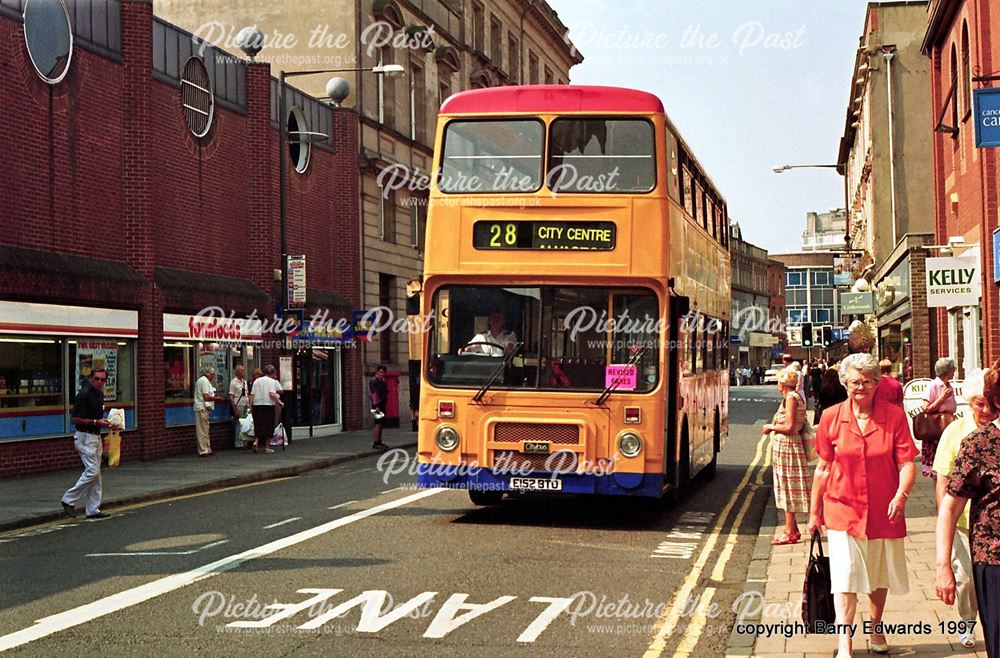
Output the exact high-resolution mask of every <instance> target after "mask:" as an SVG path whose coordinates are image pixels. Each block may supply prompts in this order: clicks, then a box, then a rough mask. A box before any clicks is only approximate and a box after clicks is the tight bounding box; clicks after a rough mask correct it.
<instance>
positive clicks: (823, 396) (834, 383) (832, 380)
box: [814, 368, 847, 425]
mask: <svg viewBox="0 0 1000 658" xmlns="http://www.w3.org/2000/svg"><path fill="white" fill-rule="evenodd" d="M846 399H847V389H846V388H844V385H843V384H841V383H840V373H838V372H837V371H836V370H834V369H833V368H828V369H826V370H824V371H823V378H822V380H821V381H820V384H819V390H818V391H817V392H816V414H815V416H814V419H815V420H816V424H817V425H819V419H820V418H822V416H823V412H824V411H825V410H826V409H829V408H830V407H833V406H836V405H838V404H840V403H841V402H843V401H844V400H846Z"/></svg>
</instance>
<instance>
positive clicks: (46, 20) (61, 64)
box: [14, 0, 90, 85]
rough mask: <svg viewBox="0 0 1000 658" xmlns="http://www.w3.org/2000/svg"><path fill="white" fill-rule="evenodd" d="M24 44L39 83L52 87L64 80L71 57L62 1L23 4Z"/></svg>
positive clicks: (70, 31)
mask: <svg viewBox="0 0 1000 658" xmlns="http://www.w3.org/2000/svg"><path fill="white" fill-rule="evenodd" d="M14 6H15V7H17V6H18V5H17V4H15V5H14ZM89 18H90V17H89V14H88V21H89ZM24 44H25V46H27V48H28V57H29V58H30V59H31V64H32V65H33V66H34V67H35V72H36V73H37V74H38V76H39V77H40V78H41V79H42V80H44V81H45V82H47V83H48V84H50V85H54V84H57V83H59V82H61V81H62V79H63V78H64V77H66V73H67V72H68V71H69V65H70V60H71V59H72V57H73V28H72V26H71V25H70V20H69V12H68V11H67V10H66V3H65V2H63V0H55V1H54V2H53V1H52V0H49V1H47V2H41V1H40V0H30V1H29V2H25V3H24Z"/></svg>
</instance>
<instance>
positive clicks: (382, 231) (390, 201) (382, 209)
mask: <svg viewBox="0 0 1000 658" xmlns="http://www.w3.org/2000/svg"><path fill="white" fill-rule="evenodd" d="M378 189H379V203H378V237H379V239H380V240H385V241H386V242H395V241H396V190H395V189H392V188H384V187H379V188H378Z"/></svg>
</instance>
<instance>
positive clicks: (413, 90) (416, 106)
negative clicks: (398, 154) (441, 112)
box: [410, 60, 427, 143]
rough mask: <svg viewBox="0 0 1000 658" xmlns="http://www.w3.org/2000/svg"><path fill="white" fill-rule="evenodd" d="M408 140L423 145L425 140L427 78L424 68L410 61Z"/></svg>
mask: <svg viewBox="0 0 1000 658" xmlns="http://www.w3.org/2000/svg"><path fill="white" fill-rule="evenodd" d="M410 75H412V76H413V78H412V82H411V83H410V125H411V131H410V138H411V139H413V141H415V142H421V143H423V142H424V141H426V139H427V78H426V77H425V76H424V68H423V67H422V66H420V65H419V64H417V63H416V61H415V60H410Z"/></svg>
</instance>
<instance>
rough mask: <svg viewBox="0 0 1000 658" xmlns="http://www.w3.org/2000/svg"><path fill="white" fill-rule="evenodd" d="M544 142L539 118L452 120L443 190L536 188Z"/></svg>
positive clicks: (518, 191)
mask: <svg viewBox="0 0 1000 658" xmlns="http://www.w3.org/2000/svg"><path fill="white" fill-rule="evenodd" d="M544 143H545V126H544V125H543V124H542V122H541V121H539V120H537V119H527V120H509V119H508V120H476V121H451V122H449V123H448V125H447V127H446V128H445V133H444V150H443V155H442V157H441V171H440V173H439V176H438V188H439V189H440V190H441V191H442V192H445V193H447V194H482V193H493V194H496V193H508V194H524V193H529V192H536V191H538V190H539V189H541V187H542V157H543V152H544V150H545V147H544Z"/></svg>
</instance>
